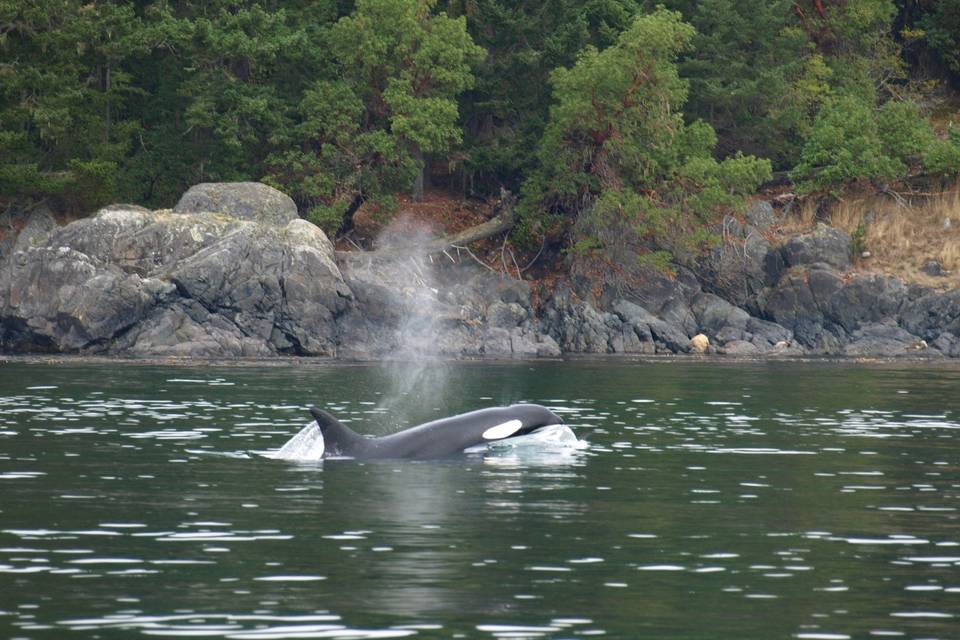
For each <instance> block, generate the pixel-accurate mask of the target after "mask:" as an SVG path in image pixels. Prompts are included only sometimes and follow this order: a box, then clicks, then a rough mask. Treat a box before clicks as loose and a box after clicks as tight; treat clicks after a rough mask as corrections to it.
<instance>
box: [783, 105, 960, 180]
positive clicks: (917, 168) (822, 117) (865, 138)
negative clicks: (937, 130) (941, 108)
mask: <svg viewBox="0 0 960 640" xmlns="http://www.w3.org/2000/svg"><path fill="white" fill-rule="evenodd" d="M958 152H960V148H958V147H957V145H956V144H955V143H954V142H953V141H951V139H949V138H948V139H945V140H944V139H940V138H938V137H937V136H936V135H935V134H934V131H933V128H932V127H931V125H930V123H929V121H927V120H926V119H925V118H924V117H923V116H922V115H921V113H920V109H919V107H918V106H917V105H916V104H915V103H913V102H911V101H889V102H887V103H885V104H884V105H882V106H881V107H880V108H879V109H876V108H874V107H873V105H872V104H870V103H868V102H866V101H864V100H862V99H860V98H858V97H856V96H849V95H848V96H841V97H839V98H836V99H833V100H831V101H830V102H828V104H827V105H826V106H825V107H824V108H823V109H822V110H821V112H820V114H819V115H818V116H817V119H816V122H815V123H814V126H813V129H812V130H811V132H810V135H809V136H808V137H807V141H806V144H805V145H804V147H803V151H802V154H801V160H800V163H799V164H798V165H797V166H796V168H795V169H794V170H793V178H794V179H795V180H796V181H797V187H798V190H799V191H800V192H801V193H810V192H813V191H824V190H829V191H834V192H836V191H837V190H839V189H840V188H842V187H843V186H844V185H847V184H850V183H853V182H857V181H860V180H873V181H887V180H893V179H897V178H902V177H904V176H906V175H908V174H927V175H949V174H955V173H956V172H957V166H958V165H957V161H958V160H960V155H958Z"/></svg>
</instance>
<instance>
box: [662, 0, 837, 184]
mask: <svg viewBox="0 0 960 640" xmlns="http://www.w3.org/2000/svg"><path fill="white" fill-rule="evenodd" d="M675 4H676V3H675ZM793 4H794V0H772V1H771V0H704V1H703V2H694V3H689V6H688V8H687V11H688V13H686V14H685V15H686V18H687V20H689V22H690V23H691V24H692V25H693V26H694V27H695V28H696V30H697V35H696V37H695V38H694V40H693V50H692V51H691V52H689V53H688V54H687V55H686V56H685V58H684V59H683V60H682V62H681V73H682V75H683V76H685V77H687V78H689V80H690V100H689V102H688V103H687V105H686V108H685V112H686V115H687V117H688V119H693V118H701V119H703V120H704V121H706V122H708V123H709V124H710V125H711V126H712V127H713V128H714V129H715V130H716V131H717V135H718V137H719V139H720V146H719V149H718V150H719V151H720V152H721V153H733V152H734V151H738V150H742V151H745V152H748V153H759V154H762V155H764V156H767V157H770V158H772V159H774V161H775V162H776V163H777V164H778V165H784V164H788V163H790V162H791V161H793V160H794V159H795V158H794V150H795V149H796V148H797V147H798V142H799V140H800V136H801V134H802V133H803V126H804V124H805V122H806V119H807V118H808V117H809V114H810V106H811V103H814V104H816V103H817V99H816V97H812V98H811V97H810V96H809V95H805V94H809V93H810V92H811V89H813V93H814V94H815V93H817V92H818V91H817V89H818V88H815V87H811V86H809V85H807V86H806V88H805V86H804V82H805V79H807V78H808V77H813V78H815V77H816V75H815V74H811V72H812V71H814V69H812V68H811V64H810V58H809V56H808V55H807V54H808V41H807V38H806V34H805V33H804V32H803V30H802V29H799V28H798V27H797V26H796V22H797V19H796V15H795V14H794V12H793V11H792V6H793ZM819 60H820V61H822V58H819ZM808 74H810V75H809V76H808ZM788 95H789V96H791V99H789V100H785V99H784V98H785V96H788Z"/></svg>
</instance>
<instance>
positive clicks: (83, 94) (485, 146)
mask: <svg viewBox="0 0 960 640" xmlns="http://www.w3.org/2000/svg"><path fill="white" fill-rule="evenodd" d="M958 86H960V1H958V0H736V1H735V0H701V1H693V0H666V1H663V0H661V2H659V3H654V2H645V1H644V0H531V1H515V0H356V1H355V2H351V1H350V0H134V1H129V2H122V1H113V2H107V1H102V0H29V1H26V2H25V1H23V0H0V200H2V201H3V202H2V203H0V204H5V205H6V206H10V205H11V204H15V205H23V204H25V203H30V202H36V201H39V200H46V201H48V202H50V203H52V204H53V205H54V206H55V207H56V208H58V209H60V210H61V211H72V212H73V213H75V214H82V213H86V212H90V211H92V210H94V209H95V208H96V207H97V206H99V205H101V204H104V203H106V202H109V201H129V202H135V203H139V204H144V205H148V206H154V207H160V206H171V205H172V204H173V203H174V202H175V200H176V198H177V197H178V196H179V194H181V193H182V192H183V191H184V190H185V188H186V187H188V186H189V185H192V184H195V183H198V182H205V181H232V180H262V181H264V182H267V183H269V184H272V185H274V186H276V187H278V188H280V189H282V190H283V191H285V192H286V193H288V194H290V195H291V196H292V197H293V198H294V199H295V200H296V202H297V204H298V205H299V207H300V210H301V213H302V214H303V215H304V216H306V217H308V218H309V219H311V220H313V221H314V222H316V223H317V224H319V225H321V226H322V227H323V228H325V229H326V230H327V231H328V232H331V233H332V232H336V231H337V230H338V229H340V228H341V227H342V226H343V225H344V223H345V221H346V220H348V219H349V217H350V215H352V213H353V212H354V211H355V210H356V209H357V207H358V206H360V205H361V204H362V203H364V202H370V203H375V204H376V205H378V206H379V207H380V208H382V210H384V211H390V207H391V203H392V202H394V201H395V196H396V194H398V193H404V192H405V193H411V194H413V197H414V198H416V197H418V196H419V195H421V194H422V193H423V190H424V188H425V184H428V183H433V184H434V185H436V186H439V187H442V188H445V189H448V190H450V191H451V192H458V193H461V194H463V195H464V196H474V197H484V196H489V195H491V194H497V193H499V192H500V189H501V188H505V189H508V190H510V191H512V192H514V193H517V194H519V198H520V200H519V206H518V210H519V213H520V223H519V224H518V226H517V227H516V228H515V230H514V239H515V241H516V242H518V243H520V244H522V243H527V244H528V245H533V246H535V245H540V244H541V243H542V242H543V241H544V239H545V238H549V239H550V240H551V242H554V243H555V244H556V245H558V246H563V247H566V248H571V249H574V250H577V249H583V250H594V249H596V250H600V251H603V250H604V249H605V248H607V247H611V246H614V245H616V244H617V243H624V242H630V243H633V244H634V245H636V246H639V247H641V248H642V249H643V250H642V251H641V252H640V253H642V254H643V255H645V256H646V258H648V259H650V260H653V261H661V260H669V259H672V258H671V257H672V256H676V255H677V254H681V253H684V252H685V251H687V250H688V249H689V248H690V247H696V246H698V244H701V243H702V242H704V241H705V239H706V235H707V234H706V229H707V227H708V223H710V222H711V221H712V220H714V219H715V216H716V215H717V214H718V213H721V212H727V211H730V210H732V209H734V208H735V207H737V206H738V204H739V203H740V202H741V201H742V198H743V197H744V196H746V195H749V194H751V193H754V192H755V191H756V189H757V188H758V187H759V186H760V185H762V184H770V183H771V181H773V182H776V181H779V182H780V183H782V184H786V185H792V186H791V187H790V188H791V189H793V190H794V191H795V192H796V193H799V194H801V195H805V194H833V195H834V196H836V195H839V194H841V193H842V192H843V191H844V189H848V188H850V187H851V186H859V188H863V186H864V185H867V186H868V187H869V188H874V189H877V190H884V189H888V188H890V186H889V185H897V184H903V183H905V182H907V181H912V182H916V181H923V182H924V184H925V187H926V188H932V189H936V188H940V187H942V186H943V185H944V184H948V183H950V181H952V180H954V179H955V178H956V175H957V173H958V170H960V126H952V123H953V122H954V121H955V120H957V114H958V111H960V106H958V104H957V101H956V97H955V95H956V94H955V90H956V89H957V87H958Z"/></svg>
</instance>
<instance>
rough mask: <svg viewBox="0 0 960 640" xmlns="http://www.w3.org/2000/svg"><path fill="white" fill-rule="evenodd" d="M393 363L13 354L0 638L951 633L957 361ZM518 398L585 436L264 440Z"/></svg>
mask: <svg viewBox="0 0 960 640" xmlns="http://www.w3.org/2000/svg"><path fill="white" fill-rule="evenodd" d="M398 375H399V374H398V372H397V368H396V365H394V366H393V367H392V368H390V370H389V371H387V372H384V371H382V370H380V369H378V368H377V367H365V366H314V367H296V368H295V367H291V368H289V369H277V368H265V369H253V368H236V369H216V370H205V369H175V368H163V367H147V366H142V367H141V366H131V365H127V366H81V365H56V366H52V365H44V366H41V365H24V364H2V365H0V636H2V637H11V638H12V637H16V638H60V637H63V635H64V634H65V633H67V632H68V631H69V632H72V633H71V635H80V636H86V637H117V638H123V637H131V636H133V637H136V636H139V635H147V636H168V637H173V636H175V637H223V638H395V637H424V638H439V637H465V638H475V637H480V638H484V637H487V638H490V637H498V638H541V637H542V638H569V637H583V636H593V635H601V634H602V635H607V636H608V637H617V638H634V637H650V638H702V639H704V640H706V639H708V638H718V637H723V638H733V637H736V638H756V639H761V638H763V639H766V638H808V639H827V638H867V637H903V638H942V639H947V638H955V637H957V633H956V629H957V628H958V626H960V620H958V617H960V571H958V568H960V533H958V532H960V511H958V509H960V499H958V496H960V442H958V435H960V434H958V430H960V417H958V416H960V413H958V412H960V400H957V396H956V390H957V389H958V388H960V372H958V371H956V370H953V369H938V370H911V369H889V368H887V369H885V368H875V369H864V368H857V367H853V366H834V365H803V364H777V365H750V366H745V365H739V366H735V367H734V366H724V365H718V364H709V363H660V364H630V363H602V364H597V363H589V362H579V363H547V364H533V365H531V364H529V363H526V364H513V365H478V364H463V365H454V364H448V365H446V366H445V387H444V388H445V389H446V390H447V393H446V394H445V395H444V396H443V397H440V398H427V397H424V393H423V390H422V389H421V390H416V389H408V390H407V391H406V393H407V394H408V395H404V394H403V393H401V394H399V395H397V394H396V393H393V392H390V393H389V394H388V395H389V397H386V396H385V395H384V389H387V390H391V389H392V390H393V391H396V389H397V388H398V387H397V384H396V380H397V379H398ZM515 401H530V402H538V403H541V404H545V405H547V406H549V407H551V408H552V409H553V410H554V411H555V412H556V413H557V414H558V415H561V416H562V417H563V418H564V420H565V421H566V422H567V423H568V424H569V425H571V426H572V427H573V429H574V431H575V432H576V433H577V435H578V436H579V437H580V438H583V439H585V440H586V441H587V442H588V443H589V447H588V448H587V449H585V450H582V451H580V450H576V449H569V448H567V449H563V448H561V449H560V450H556V451H547V452H544V451H543V450H542V449H537V448H534V449H532V450H527V449H526V448H524V447H522V446H520V447H500V448H497V449H496V450H494V451H491V452H487V453H486V454H485V455H466V456H464V457H463V458H461V459H456V460H444V461H429V462H421V461H371V462H357V461H345V460H327V461H323V462H313V463H307V464H303V463H300V464H294V463H289V462H285V461H278V460H270V459H266V458H264V457H261V456H253V455H250V453H251V452H262V451H269V450H276V449H277V448H278V447H280V446H281V445H282V444H283V443H284V442H286V441H287V440H288V439H289V438H290V437H291V436H292V435H293V434H295V433H296V432H297V431H299V430H300V429H301V428H302V427H303V426H304V424H305V423H306V421H307V420H308V419H309V415H308V414H307V413H306V411H305V408H306V407H307V406H310V405H312V404H320V405H321V406H324V407H325V408H327V409H329V410H330V411H332V412H334V413H335V414H336V415H338V417H342V418H344V421H349V422H350V423H351V427H352V428H355V429H357V430H358V431H363V432H366V433H377V434H383V433H388V432H390V431H392V430H396V429H397V428H399V427H401V426H404V425H406V424H410V423H417V422H423V421H426V420H429V419H434V418H436V417H439V416H443V415H449V414H453V413H458V412H462V411H466V410H470V409H475V408H479V407H481V406H489V405H492V404H507V403H510V402H515ZM401 408H402V411H401ZM401 414H402V416H403V420H404V422H403V423H402V424H400V423H398V416H399V415H401Z"/></svg>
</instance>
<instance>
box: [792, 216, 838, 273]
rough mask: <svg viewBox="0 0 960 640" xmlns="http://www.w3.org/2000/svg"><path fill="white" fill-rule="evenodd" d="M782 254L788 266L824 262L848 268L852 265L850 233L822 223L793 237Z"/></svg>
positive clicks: (836, 266)
mask: <svg viewBox="0 0 960 640" xmlns="http://www.w3.org/2000/svg"><path fill="white" fill-rule="evenodd" d="M781 254H782V255H783V259H784V262H785V263H786V266H787V267H797V266H801V265H808V264H815V263H818V262H822V263H826V264H828V265H830V266H832V267H834V268H836V269H846V268H848V267H849V266H850V235H849V234H848V233H846V232H844V231H841V230H840V229H835V228H833V227H830V226H827V225H825V224H822V223H820V224H818V225H817V228H816V229H815V230H814V231H811V232H810V233H805V234H803V235H800V236H796V237H794V238H791V239H790V240H789V241H788V242H787V243H786V244H785V245H784V246H783V247H782V248H781Z"/></svg>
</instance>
